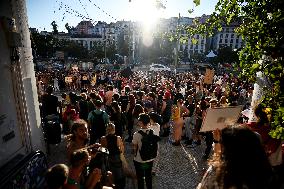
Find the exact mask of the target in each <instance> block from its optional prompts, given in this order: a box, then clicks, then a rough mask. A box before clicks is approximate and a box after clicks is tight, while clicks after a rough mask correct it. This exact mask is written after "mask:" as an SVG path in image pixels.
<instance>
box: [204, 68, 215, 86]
mask: <svg viewBox="0 0 284 189" xmlns="http://www.w3.org/2000/svg"><path fill="white" fill-rule="evenodd" d="M213 79H214V70H210V69H206V72H205V76H204V81H203V83H205V84H212V83H213Z"/></svg>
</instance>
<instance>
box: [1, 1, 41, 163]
mask: <svg viewBox="0 0 284 189" xmlns="http://www.w3.org/2000/svg"><path fill="white" fill-rule="evenodd" d="M2 16H5V17H13V18H14V19H15V21H16V27H17V32H19V33H20V38H21V42H22V44H23V45H24V46H23V47H21V48H19V52H20V63H21V72H22V78H21V79H20V80H21V82H22V84H23V87H24V91H22V92H23V93H22V94H23V96H22V97H23V98H21V97H18V96H16V92H15V91H13V87H12V86H13V85H12V83H13V82H12V81H14V80H15V78H13V74H11V71H10V69H11V60H10V52H11V51H10V47H9V46H8V44H7V38H8V37H7V36H8V34H7V33H6V32H5V31H3V29H2V28H1V29H0V49H1V51H0V116H1V115H5V116H6V119H4V120H3V121H4V122H3V124H1V125H0V137H1V138H0V166H2V165H4V164H5V163H6V162H7V161H8V160H10V159H11V158H13V157H14V156H15V155H17V154H18V153H22V154H27V153H29V152H30V151H32V150H42V151H45V148H44V140H43V134H42V130H41V125H40V114H39V103H38V96H37V89H36V80H35V73H34V68H33V62H32V51H31V42H30V34H29V30H28V19H27V13H26V1H25V0H21V1H17V0H2V1H0V17H2ZM19 99H21V102H22V104H21V105H24V107H23V106H22V108H23V109H25V110H26V112H27V113H26V114H25V116H23V115H22V114H21V115H20V114H19V111H18V110H19V109H18V108H17V106H18V105H19V103H17V101H18V100H19ZM17 115H18V116H17ZM21 119H22V121H20V120H21ZM21 123H24V124H21ZM11 131H14V133H15V137H13V138H11V139H10V140H9V141H7V142H3V140H2V137H3V136H5V135H6V134H7V133H9V132H11Z"/></svg>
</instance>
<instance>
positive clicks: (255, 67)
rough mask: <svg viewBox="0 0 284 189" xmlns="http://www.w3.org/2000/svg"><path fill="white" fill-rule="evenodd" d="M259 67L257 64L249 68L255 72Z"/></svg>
mask: <svg viewBox="0 0 284 189" xmlns="http://www.w3.org/2000/svg"><path fill="white" fill-rule="evenodd" d="M259 66H260V65H259V64H253V65H252V67H251V69H253V70H256V69H258V68H259Z"/></svg>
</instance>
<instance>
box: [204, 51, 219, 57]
mask: <svg viewBox="0 0 284 189" xmlns="http://www.w3.org/2000/svg"><path fill="white" fill-rule="evenodd" d="M215 56H217V55H216V54H214V52H213V51H212V50H211V51H210V52H209V53H208V54H207V55H206V57H207V58H213V57H215Z"/></svg>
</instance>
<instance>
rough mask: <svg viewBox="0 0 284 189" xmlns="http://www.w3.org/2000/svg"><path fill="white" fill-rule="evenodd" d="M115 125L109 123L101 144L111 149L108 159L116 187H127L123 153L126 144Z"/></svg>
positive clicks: (118, 188) (119, 188) (121, 188)
mask: <svg viewBox="0 0 284 189" xmlns="http://www.w3.org/2000/svg"><path fill="white" fill-rule="evenodd" d="M115 127H116V126H115V125H114V124H112V123H108V124H107V127H106V136H103V137H102V138H101V140H100V141H101V146H102V147H105V148H107V149H108V151H109V156H108V161H109V166H110V171H111V172H112V174H113V181H114V184H115V188H116V189H123V188H124V187H125V173H124V170H123V162H122V160H121V155H123V153H124V145H123V141H122V139H121V137H120V136H118V135H116V133H115V132H116V131H115V130H116V129H115Z"/></svg>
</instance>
